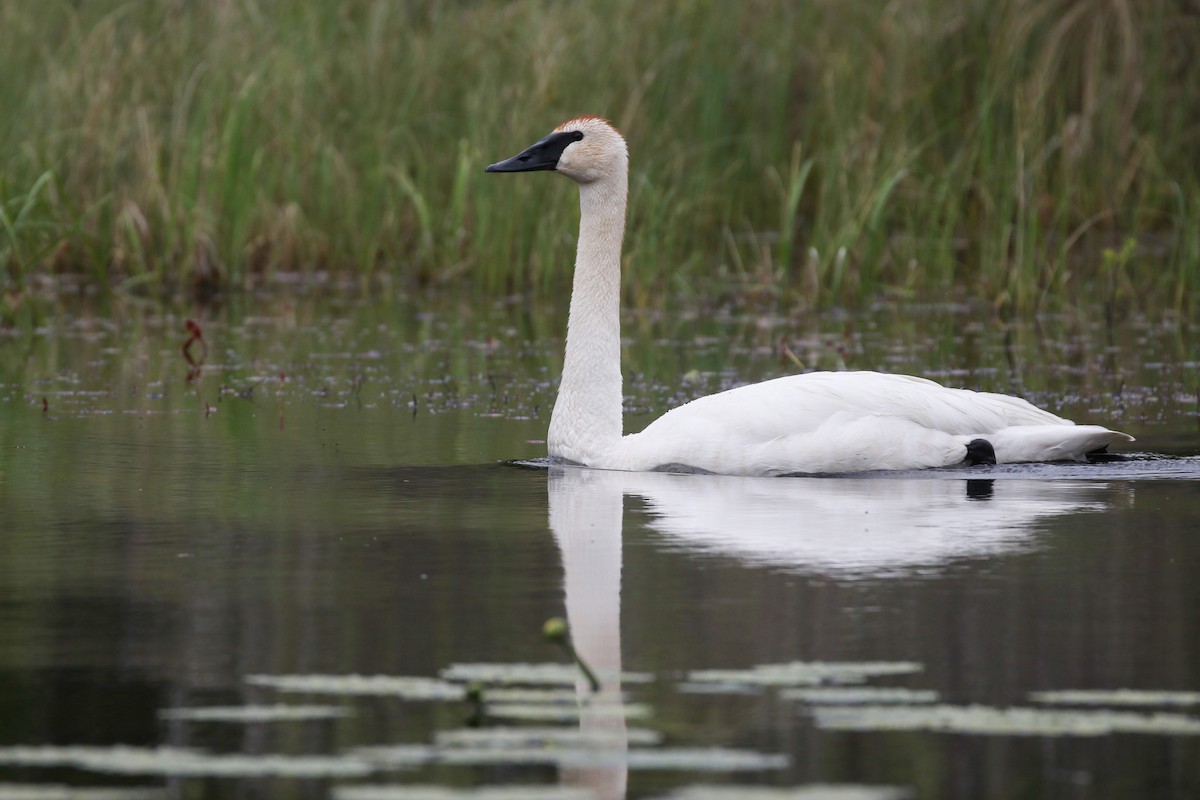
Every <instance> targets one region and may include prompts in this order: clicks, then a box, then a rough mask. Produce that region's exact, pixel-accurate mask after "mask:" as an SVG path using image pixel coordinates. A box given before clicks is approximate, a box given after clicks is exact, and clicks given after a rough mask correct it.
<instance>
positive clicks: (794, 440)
mask: <svg viewBox="0 0 1200 800" xmlns="http://www.w3.org/2000/svg"><path fill="white" fill-rule="evenodd" d="M541 170H546V171H553V172H559V173H562V174H563V175H566V176H567V177H569V178H571V179H572V180H574V181H575V182H576V183H577V184H578V185H579V206H580V218H579V240H578V243H577V249H576V255H575V274H574V278H573V283H572V289H571V305H570V311H569V314H568V318H567V341H566V350H565V354H564V358H563V371H562V380H561V382H560V383H559V388H558V399H557V400H556V401H555V404H554V410H553V412H552V413H551V415H550V429H549V432H548V434H547V437H546V444H547V449H548V450H549V455H550V458H551V459H553V460H555V461H559V462H565V463H571V464H578V465H582V466H587V467H594V468H599V469H611V470H623V471H633V472H646V471H680V470H690V471H702V472H712V473H720V474H726V475H751V476H778V475H789V474H797V473H810V474H819V473H844V472H863V471H867V470H901V469H924V468H930V467H948V466H954V465H958V464H964V463H966V464H977V463H987V464H993V463H1013V462H1028V461H1063V460H1077V461H1078V460H1084V459H1085V457H1086V455H1087V454H1088V453H1090V452H1093V451H1096V450H1101V449H1103V448H1105V447H1107V446H1108V445H1110V444H1114V443H1117V442H1131V441H1133V437H1132V436H1129V435H1128V434H1125V433H1120V432H1118V431H1112V430H1108V429H1107V428H1104V427H1101V426H1099V425H1076V424H1075V423H1073V422H1071V421H1070V420H1067V419H1063V418H1062V417H1059V416H1057V415H1055V414H1051V413H1050V412H1048V411H1044V410H1042V409H1040V408H1038V407H1036V406H1034V405H1032V404H1030V403H1029V402H1027V401H1025V400H1022V399H1021V398H1018V397H1011V396H1008V395H1002V394H994V393H990V392H974V391H970V390H967V389H952V388H947V387H945V386H942V385H941V384H938V383H934V382H933V381H930V380H926V379H924V378H916V377H912V376H908V375H890V374H884V373H878V372H812V373H807V374H802V375H789V376H785V377H782V378H775V379H774V380H768V381H763V382H762V383H756V384H751V385H748V386H740V387H738V388H735V389H730V390H728V391H724V392H720V393H718V394H712V395H708V396H705V397H701V398H698V399H696V400H693V401H691V402H690V403H687V404H685V405H682V406H679V407H678V408H674V409H672V410H670V411H668V412H667V413H665V414H663V415H662V416H661V417H659V418H658V419H657V420H655V421H653V422H651V423H650V424H649V425H648V426H646V428H645V429H644V430H642V431H641V432H640V433H632V434H629V435H627V436H623V435H622V420H621V412H622V400H623V398H622V394H621V324H620V294H621V246H622V240H623V239H624V236H625V206H626V199H627V195H628V184H629V151H628V148H627V146H626V143H625V139H624V137H622V136H621V134H620V133H619V132H618V131H617V129H616V128H615V127H613V125H612V124H611V123H610V122H609V121H608V120H606V119H604V118H602V117H591V116H587V117H577V118H575V119H572V120H569V121H567V122H564V123H563V124H562V125H559V126H558V127H557V128H555V129H554V130H553V131H552V132H551V133H550V134H549V135H548V136H546V137H545V138H543V139H541V140H539V141H537V142H535V143H534V144H533V145H530V146H529V147H528V148H526V149H525V150H523V151H521V152H520V153H518V154H517V155H515V156H513V157H512V158H509V159H506V160H504V161H499V162H497V163H495V164H491V165H490V166H488V167H487V169H486V170H485V171H486V172H534V171H541Z"/></svg>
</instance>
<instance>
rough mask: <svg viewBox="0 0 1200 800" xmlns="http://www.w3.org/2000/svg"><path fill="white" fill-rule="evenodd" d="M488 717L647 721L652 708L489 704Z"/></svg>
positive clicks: (626, 705) (634, 705)
mask: <svg viewBox="0 0 1200 800" xmlns="http://www.w3.org/2000/svg"><path fill="white" fill-rule="evenodd" d="M485 708H486V710H487V715H488V716H489V717H492V718H494V719H508V720H526V721H528V722H576V721H578V719H579V718H580V716H582V715H584V714H586V715H587V716H590V717H612V718H614V719H620V718H624V719H645V718H646V717H649V716H650V707H649V706H647V705H643V704H642V703H601V704H598V705H590V706H587V707H586V708H580V707H578V706H562V705H547V704H545V703H540V704H539V703H525V704H515V703H513V704H497V705H492V704H490V703H489V704H487V705H486V706H485Z"/></svg>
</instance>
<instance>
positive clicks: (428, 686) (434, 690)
mask: <svg viewBox="0 0 1200 800" xmlns="http://www.w3.org/2000/svg"><path fill="white" fill-rule="evenodd" d="M246 683H248V684H250V685H251V686H264V687H268V688H271V689H275V690H277V691H280V692H296V693H302V694H326V695H372V696H383V697H398V698H401V699H403V700H462V699H463V698H464V697H465V696H466V692H465V690H464V689H463V687H461V686H456V685H455V684H452V683H447V682H446V681H441V680H438V679H436V678H422V677H411V676H405V675H249V676H247V677H246Z"/></svg>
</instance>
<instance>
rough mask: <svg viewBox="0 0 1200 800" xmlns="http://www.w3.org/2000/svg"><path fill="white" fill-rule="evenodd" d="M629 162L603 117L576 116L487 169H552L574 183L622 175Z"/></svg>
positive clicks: (620, 139)
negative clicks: (571, 179) (544, 136)
mask: <svg viewBox="0 0 1200 800" xmlns="http://www.w3.org/2000/svg"><path fill="white" fill-rule="evenodd" d="M628 164H629V151H628V149H627V148H626V147H625V139H624V137H622V136H621V134H620V133H618V132H617V129H616V128H614V127H613V126H612V123H610V122H609V121H608V120H606V119H602V118H600V117H577V118H576V119H573V120H570V121H569V122H564V123H563V124H562V125H559V126H558V127H557V128H555V129H554V131H553V132H552V133H551V134H550V135H549V136H547V137H546V138H544V139H542V140H540V141H538V142H535V143H534V144H532V145H530V146H529V147H527V148H525V149H524V150H522V151H521V152H520V153H517V154H516V155H515V156H513V157H512V158H510V159H507V160H505V161H499V162H497V163H495V164H492V165H491V166H489V167H488V168H487V170H486V171H487V172H534V171H537V170H554V171H555V172H561V173H562V174H563V175H566V176H567V177H569V178H573V179H574V180H575V181H576V182H578V183H592V182H594V181H597V180H601V179H603V178H606V177H610V176H611V177H616V176H618V175H621V176H623V175H624V174H625V171H626V169H628Z"/></svg>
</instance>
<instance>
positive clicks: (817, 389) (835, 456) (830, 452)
mask: <svg viewBox="0 0 1200 800" xmlns="http://www.w3.org/2000/svg"><path fill="white" fill-rule="evenodd" d="M1026 426H1033V427H1037V428H1041V429H1051V430H1050V434H1049V436H1048V437H1047V438H1056V445H1058V446H1060V448H1061V449H1062V450H1063V451H1064V452H1068V451H1069V452H1070V453H1071V454H1070V455H1068V456H1063V455H1057V456H1056V457H1059V458H1061V457H1078V456H1079V455H1080V454H1081V453H1083V452H1087V450H1084V449H1079V447H1082V446H1084V444H1085V443H1083V442H1082V440H1080V443H1079V445H1078V447H1074V448H1073V447H1072V445H1071V443H1072V442H1074V440H1075V439H1076V438H1077V437H1074V436H1073V434H1072V433H1071V432H1070V431H1071V429H1072V428H1073V427H1074V424H1073V423H1072V422H1070V421H1069V420H1066V419H1063V418H1062V417H1059V416H1056V415H1054V414H1051V413H1050V412H1048V411H1043V410H1041V409H1039V408H1037V407H1036V406H1034V405H1032V404H1030V403H1028V402H1026V401H1025V400H1022V399H1020V398H1018V397H1011V396H1008V395H1001V394H993V393H989V392H973V391H969V390H966V389H950V388H947V387H944V386H942V385H940V384H938V383H934V382H933V381H929V380H925V379H923V378H914V377H910V376H906V375H888V374H882V373H877V372H813V373H808V374H805V375H792V376H787V377H784V378H777V379H775V380H771V381H764V382H762V383H756V384H751V385H749V386H742V387H739V388H737V389H731V390H729V391H725V392H720V393H718V394H713V395H708V396H706V397H701V398H698V399H696V400H693V401H692V402H690V403H687V404H686V405H683V406H680V407H679V408H676V409H673V410H671V411H669V412H667V413H666V414H664V415H663V416H662V417H660V418H659V419H657V420H655V421H654V422H652V423H651V424H650V425H649V426H647V427H646V429H645V430H644V431H643V432H642V433H640V434H634V435H632V436H627V437H625V440H624V442H623V443H622V447H623V450H624V451H625V455H626V456H627V457H629V458H631V459H633V460H634V462H635V463H631V464H630V465H629V466H628V467H627V468H630V469H653V468H655V467H656V466H660V465H662V464H668V463H678V464H686V465H689V466H693V467H699V468H703V469H712V470H713V471H717V472H741V473H745V474H764V473H779V472H796V471H803V472H838V471H855V470H863V469H910V468H921V467H930V466H947V465H950V464H955V463H958V462H960V461H962V459H963V453H964V449H963V448H964V445H965V444H966V442H967V441H969V440H970V439H972V438H976V437H986V436H989V435H992V434H995V433H997V432H1000V431H1005V430H1008V429H1011V428H1021V427H1026ZM1088 427H1089V428H1093V427H1094V426H1088ZM1099 430H1101V431H1103V430H1104V429H1099ZM1107 433H1112V432H1107ZM1115 435H1116V436H1118V437H1122V438H1124V435H1123V434H1115ZM1002 438H1003V437H1002ZM1093 438H1094V437H1093ZM1115 440H1116V439H1113V440H1111V441H1115ZM1005 441H1006V442H1007V441H1017V442H1020V443H1022V444H1023V445H1024V444H1025V443H1028V442H1029V441H1030V440H1029V439H1028V438H1024V439H1022V438H1021V437H1020V436H1017V437H1012V436H1009V437H1007V439H1005ZM1090 441H1091V439H1089V440H1088V442H1090ZM1064 442H1065V443H1066V445H1065V446H1064V445H1063V443H1064ZM1105 443H1107V442H1105ZM1097 446H1103V444H1100V445H1094V446H1089V447H1088V449H1095V447H1097ZM1030 452H1032V449H1031V448H1028V447H1026V448H1024V449H1023V450H1022V457H1021V458H1004V457H1003V456H1002V454H1001V453H1000V448H997V457H998V458H999V459H1000V460H1009V461H1016V460H1049V458H1045V459H1039V458H1033V459H1030V458H1029V455H1030ZM650 462H656V463H650ZM734 462H736V463H734ZM710 464H711V465H715V466H709V465H710ZM731 464H732V465H733V468H731Z"/></svg>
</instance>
